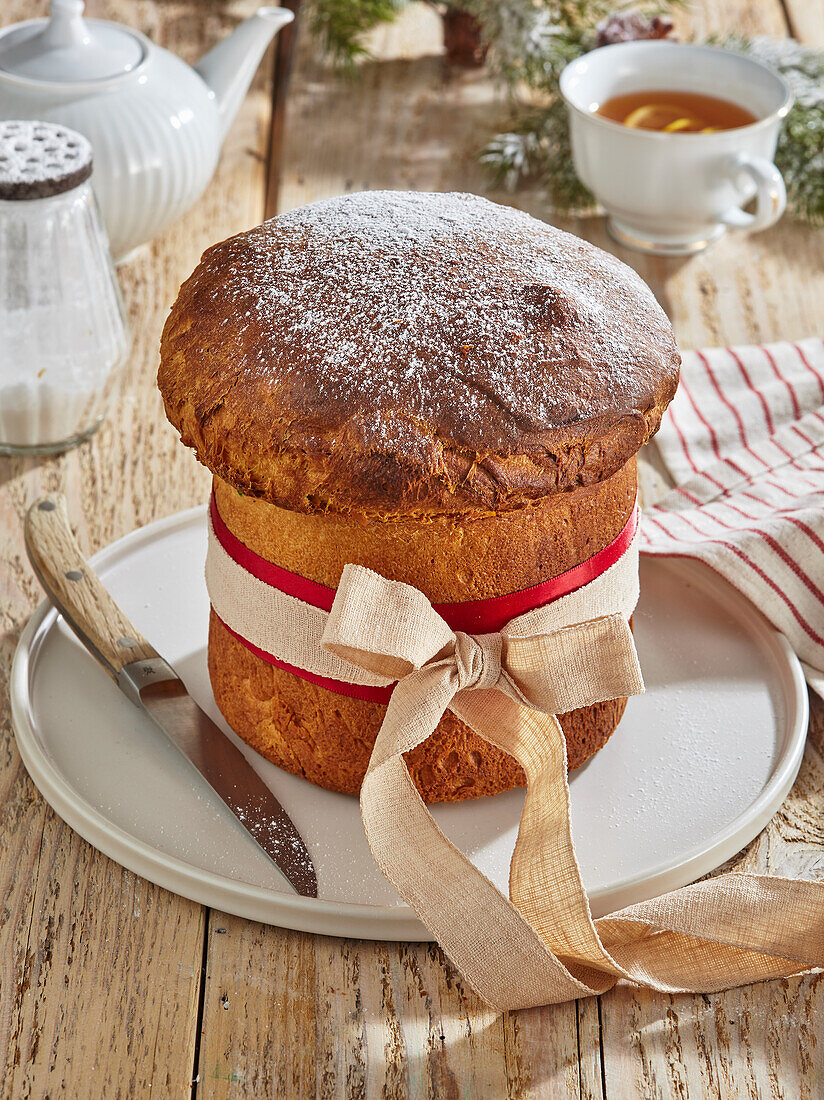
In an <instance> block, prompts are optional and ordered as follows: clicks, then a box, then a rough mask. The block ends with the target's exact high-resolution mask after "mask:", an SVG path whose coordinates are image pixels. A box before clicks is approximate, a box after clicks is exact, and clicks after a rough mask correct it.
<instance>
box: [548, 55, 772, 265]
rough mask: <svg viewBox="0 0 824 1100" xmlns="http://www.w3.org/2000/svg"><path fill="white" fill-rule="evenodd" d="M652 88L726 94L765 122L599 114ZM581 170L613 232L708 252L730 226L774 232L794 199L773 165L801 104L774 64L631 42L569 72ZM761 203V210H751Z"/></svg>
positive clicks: (636, 243)
mask: <svg viewBox="0 0 824 1100" xmlns="http://www.w3.org/2000/svg"><path fill="white" fill-rule="evenodd" d="M645 90H650V91H652V90H667V91H682V92H697V93H699V94H702V95H710V96H716V97H721V98H724V99H726V100H729V101H731V102H733V103H737V104H739V105H740V106H741V107H745V108H747V109H748V110H749V111H750V112H751V113H752V114H754V115H755V116H756V121H755V122H753V123H751V124H750V125H747V126H740V127H738V128H736V129H733V130H719V131H716V132H713V133H662V132H660V131H657V130H642V129H633V128H630V127H628V126H624V125H622V124H621V123H620V122H613V121H611V120H610V119H606V118H603V117H601V116H600V115H597V114H595V111H596V109H597V108H598V106H599V105H600V104H602V103H604V102H605V101H606V100H607V99H610V98H611V97H612V96H616V95H624V94H628V93H630V92H641V91H645ZM561 95H562V96H563V98H564V100H565V101H566V104H567V108H568V110H569V117H570V130H571V137H572V155H573V160H574V163H575V170H576V172H577V173H578V175H579V177H580V178H581V179H582V180H583V182H584V183H585V184H586V185H587V187H588V188H589V189H590V191H592V193H593V194H594V195H595V197H596V199H597V200H598V201H599V202H600V204H601V205H602V206H603V208H604V210H605V211H606V213H607V219H608V221H607V225H608V228H609V231H610V233H611V234H612V236H613V237H615V238H616V240H618V241H619V242H620V243H622V244H625V245H628V246H629V247H630V248H637V249H640V250H641V251H644V252H657V253H661V254H664V255H669V256H674V255H685V254H689V253H692V252H699V251H701V249H703V248H706V246H707V245H708V244H710V243H711V242H712V241H714V240H717V239H718V238H719V237H720V236H722V235H723V234H724V233H725V232H726V230H727V229H728V228H729V227H734V228H739V229H750V230H759V229H766V228H767V227H768V226H770V225H772V224H773V223H774V222H776V221H778V219H779V218H780V217H781V215H782V213H783V212H784V208H785V206H786V203H787V196H786V191H785V189H784V181H783V179H782V178H781V173H780V172H779V171H778V169H777V168H776V167H775V165H774V164H773V162H772V158H773V156H774V154H775V146H776V142H777V140H778V134H779V130H780V128H781V122H782V119H783V118H784V116H785V115H786V114H787V112H788V111H789V109H790V107H791V106H792V101H793V97H792V93H791V92H790V89H789V87H788V85H787V83H786V81H785V80H784V79H783V78H782V77H780V76H779V75H778V74H777V73H775V72H773V70H772V69H770V68H768V67H767V66H766V65H762V64H761V63H760V62H758V61H754V60H752V59H751V58H749V57H744V56H742V55H741V54H736V53H733V52H731V51H729V50H722V49H717V48H715V47H712V46H692V45H686V44H682V43H678V42H626V43H620V44H618V45H615V46H604V47H602V48H601V49H598V50H593V51H592V52H591V53H588V54H584V55H583V57H580V58H578V59H577V60H576V61H572V62H571V63H570V64H569V65H567V67H566V68H565V69H564V71H563V73H562V74H561ZM753 198H755V210H754V213H748V212H747V211H746V210H743V209H742V207H743V206H744V205H745V204H747V203H748V202H749V201H750V200H751V199H753Z"/></svg>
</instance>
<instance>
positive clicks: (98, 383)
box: [0, 121, 130, 454]
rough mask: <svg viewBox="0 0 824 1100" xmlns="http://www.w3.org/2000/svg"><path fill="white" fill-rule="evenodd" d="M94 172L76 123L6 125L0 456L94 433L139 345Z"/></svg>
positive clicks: (0, 177) (42, 449)
mask: <svg viewBox="0 0 824 1100" xmlns="http://www.w3.org/2000/svg"><path fill="white" fill-rule="evenodd" d="M91 173H92V149H91V146H90V144H89V142H88V141H87V140H86V139H85V138H84V137H82V136H81V135H80V134H77V133H75V132H74V131H73V130H69V129H68V128H67V127H65V126H59V125H55V124H53V123H44V122H20V121H7V122H0V453H4V454H9V453H30V454H31V453H34V454H47V453H50V452H55V451H62V450H65V449H67V448H69V447H72V446H74V445H75V444H77V443H80V442H81V441H82V440H84V439H86V438H87V437H88V436H89V435H91V434H92V432H94V431H95V429H96V428H97V427H98V426H99V425H100V422H101V420H102V419H103V416H104V414H105V411H106V408H107V405H108V403H109V401H110V399H111V396H112V392H113V390H114V387H115V386H116V384H117V381H118V378H119V376H120V373H121V367H122V365H123V363H124V362H125V359H126V357H127V355H128V352H129V348H130V337H129V332H128V327H127V323H126V317H125V311H124V308H123V301H122V298H121V296H120V288H119V286H118V283H117V277H116V275H115V272H114V267H113V264H112V259H111V255H110V253H109V247H108V241H107V238H106V230H105V228H104V225H103V221H102V219H101V217H100V212H99V210H98V207H97V203H96V200H95V197H94V194H93V193H92V189H91V184H90V182H89V180H90V176H91Z"/></svg>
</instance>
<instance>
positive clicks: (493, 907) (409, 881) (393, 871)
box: [361, 662, 620, 1010]
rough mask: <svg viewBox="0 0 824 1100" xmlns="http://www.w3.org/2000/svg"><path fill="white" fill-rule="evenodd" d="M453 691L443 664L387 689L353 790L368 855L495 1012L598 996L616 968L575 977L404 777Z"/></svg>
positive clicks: (581, 970)
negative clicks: (362, 774)
mask: <svg viewBox="0 0 824 1100" xmlns="http://www.w3.org/2000/svg"><path fill="white" fill-rule="evenodd" d="M456 691H457V685H456V682H455V678H454V672H453V671H452V670H451V669H450V668H449V667H448V665H447V663H446V662H444V663H443V664H438V665H430V666H427V667H425V668H423V669H420V670H418V671H416V672H413V673H410V674H409V675H408V676H406V677H405V678H404V679H403V680H402V681H401V682H400V683H399V684H398V686H397V687H396V688H395V691H394V692H393V695H392V699H391V700H390V703H389V706H388V708H387V712H386V716H385V718H384V721H383V725H382V726H381V730H380V733H379V734H378V738H377V740H376V742H375V749H374V751H373V754H372V759H371V761H370V764H369V768H368V770H367V773H366V778H365V779H364V781H363V786H362V788H361V815H362V818H363V824H364V830H365V832H366V836H367V839H368V841H369V846H370V848H371V850H372V854H373V856H374V858H375V860H376V862H377V863H378V865H379V867H380V868H381V870H382V871H383V873H384V874H385V875H386V877H387V878H388V879H389V881H390V882H391V883H392V884H393V885H394V886H395V887H396V889H397V890H398V892H399V893H400V895H401V897H402V898H403V899H404V900H405V901H406V902H407V903H408V904H409V905H410V906H411V907H412V908H413V909H414V910H415V912H416V913H417V914H418V916H419V917H420V918H421V920H422V921H423V923H424V924H425V925H426V926H427V928H429V930H430V931H431V932H432V934H433V935H434V936H435V937H436V939H437V940H438V942H439V943H440V944H441V946H442V947H443V949H444V951H445V952H446V954H447V955H448V956H449V958H450V959H451V960H452V962H453V963H454V965H455V966H456V967H457V968H458V969H459V970H460V971H461V973H462V974H463V976H464V977H465V978H466V979H467V981H468V982H469V983H470V984H471V985H472V986H473V988H474V989H475V990H476V992H477V993H478V994H479V996H480V997H482V998H483V999H484V1000H485V1001H486V1002H487V1003H488V1004H490V1005H492V1006H493V1007H495V1008H496V1009H499V1010H503V1009H512V1008H526V1007H532V1006H534V1005H541V1004H551V1003H556V1002H560V1001H568V1000H571V999H573V998H576V997H585V996H590V995H592V994H596V993H602V992H604V991H605V990H606V989H608V988H609V987H610V986H612V985H613V984H614V983H615V980H616V977H617V976H618V975H619V974H620V971H619V970H617V969H616V968H614V967H613V973H603V972H600V971H598V970H594V969H593V970H592V971H590V970H589V969H588V968H586V967H578V968H577V972H578V974H579V976H576V975H575V974H573V973H571V972H570V970H569V969H567V967H566V966H565V965H564V964H563V963H562V962H561V961H560V960H559V959H558V958H556V957H555V956H554V955H553V954H552V952H551V951H550V950H549V949H548V948H547V946H546V944H545V943H544V942H543V941H542V939H541V938H540V936H539V935H538V934H537V933H536V932H535V930H534V929H533V928H531V927H530V925H529V923H528V921H527V920H526V919H525V918H524V916H523V915H522V914H521V913H520V912H519V911H518V910H517V909H516V908H515V906H514V905H513V904H512V902H511V901H510V900H509V898H507V897H505V896H504V895H503V894H502V893H501V892H500V890H498V889H497V887H496V886H494V884H493V883H491V882H490V881H489V879H488V878H486V876H485V875H484V874H483V873H482V872H481V871H479V870H478V869H477V868H476V867H475V866H473V864H472V863H471V862H470V860H469V859H467V857H466V856H465V855H464V854H463V853H462V852H461V851H459V849H458V848H456V847H455V845H454V844H452V842H451V841H450V840H449V839H448V838H447V837H446V836H445V835H444V834H443V832H442V831H441V830H440V829H439V828H438V826H437V824H436V823H435V820H434V818H433V817H432V814H431V813H430V811H429V809H428V807H427V806H426V805H425V803H424V801H423V799H422V798H421V797H420V795H419V794H418V791H417V790H416V788H415V786H414V784H413V782H412V779H411V777H410V775H409V772H408V770H407V768H406V764H405V762H404V759H403V753H404V752H408V751H409V750H410V749H412V748H414V747H415V746H416V745H418V744H420V743H421V742H422V741H424V740H426V738H427V737H428V736H429V735H430V734H431V733H432V732H433V731H434V730H435V727H436V726H437V724H438V721H439V720H440V717H441V715H442V714H443V712H444V711H445V710H446V709H447V707H448V706H449V705H450V703H451V702H452V700H453V698H454V696H455V693H456ZM463 694H464V695H467V694H478V695H479V696H486V695H487V694H488V693H487V692H476V693H474V692H473V693H469V692H467V693H463ZM489 694H494V695H498V696H500V698H501V699H503V698H504V696H503V695H500V693H499V692H491V693H489ZM490 740H491V738H490ZM493 743H494V742H493Z"/></svg>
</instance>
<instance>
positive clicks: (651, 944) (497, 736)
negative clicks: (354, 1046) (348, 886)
mask: <svg viewBox="0 0 824 1100" xmlns="http://www.w3.org/2000/svg"><path fill="white" fill-rule="evenodd" d="M637 576H638V568H637V547H635V548H634V549H633V553H629V554H627V555H624V558H622V559H621V560H620V561H619V562H618V563H616V565H614V566H613V567H611V569H609V570H607V572H606V573H604V574H602V575H601V577H598V578H596V580H595V581H593V582H592V583H591V584H590V585H587V586H586V587H585V588H584V589H580V590H578V591H577V592H575V593H572V594H570V595H569V596H566V597H564V598H562V599H561V600H558V601H556V602H555V603H553V604H551V605H549V606H548V607H546V608H539V609H537V610H536V611H533V612H529V613H527V614H526V615H522V616H520V617H518V618H517V619H515V620H513V621H512V622H511V623H509V624H508V626H507V627H506V628H505V629H504V630H503V631H502V632H501V633H500V634H487V635H482V636H478V637H473V636H470V635H467V634H463V633H460V632H457V633H453V631H452V630H451V629H450V628H449V626H448V625H447V624H446V623H445V622H444V620H443V619H442V618H441V617H440V616H439V615H438V614H437V612H436V611H435V610H434V609H433V608H432V606H431V605H430V603H429V601H428V600H427V599H426V598H425V597H424V596H423V594H422V593H421V592H419V591H418V590H417V589H416V588H413V587H411V586H409V585H406V584H402V583H399V582H396V581H388V580H386V579H385V578H383V577H381V576H379V575H377V574H375V573H372V572H371V571H370V570H367V569H364V568H362V567H360V566H352V565H347V566H346V568H345V570H344V573H343V577H342V579H341V583H340V586H339V588H338V592H337V596H336V598H335V602H334V605H333V607H332V611H331V613H330V614H329V618H328V620H327V623H326V628H325V631H324V634H323V639H322V644H323V648H324V649H325V650H326V651H327V652H328V653H330V654H333V655H334V656H335V657H336V658H340V659H341V660H343V661H345V662H349V663H351V664H352V665H355V666H357V668H359V669H363V670H366V671H367V672H370V673H372V674H375V675H377V676H380V677H385V678H389V679H393V680H397V681H398V684H397V687H396V688H395V690H394V692H393V694H392V698H391V700H390V703H389V705H388V707H387V711H386V716H385V718H384V721H383V724H382V726H381V729H380V732H379V734H378V737H377V740H376V743H375V747H374V750H373V753H372V757H371V760H370V763H369V768H368V770H367V774H366V777H365V779H364V782H363V787H362V789H361V811H362V816H363V823H364V828H365V830H366V835H367V838H368V840H369V844H370V847H371V849H372V853H373V855H374V857H375V859H376V861H377V862H378V864H379V866H380V867H381V869H382V871H383V872H384V874H385V875H386V877H387V878H388V879H389V880H390V881H391V882H392V883H393V884H394V885H395V887H396V888H397V890H398V892H399V893H400V894H401V896H402V897H403V898H404V900H405V901H406V902H407V903H408V904H409V905H410V906H411V907H412V908H413V909H414V910H415V912H416V913H417V914H418V915H419V917H420V918H421V919H422V920H423V922H424V923H425V924H426V926H427V927H428V928H429V929H430V930H431V932H432V933H433V934H434V936H435V937H436V939H437V940H438V942H439V943H440V944H441V946H442V947H443V948H444V950H445V951H446V953H447V955H448V956H449V957H450V959H451V960H452V962H453V963H454V964H455V965H456V966H457V968H458V969H459V970H460V971H461V973H462V974H463V976H464V977H465V978H466V979H467V981H468V982H469V983H470V984H471V985H472V986H473V987H474V988H475V989H476V990H477V992H478V993H479V994H480V995H481V996H482V997H483V998H484V999H485V1000H486V1001H487V1002H488V1003H490V1004H491V1005H493V1006H494V1007H496V1008H498V1009H516V1008H523V1007H529V1006H534V1005H541V1004H551V1003H555V1002H558V1001H565V1000H570V999H573V998H576V997H580V996H586V995H589V994H595V993H602V992H604V991H605V990H606V989H608V988H609V987H610V986H612V985H613V984H614V983H615V982H616V981H617V980H618V979H619V978H622V977H623V978H629V979H632V980H635V981H637V982H640V983H643V984H645V985H647V986H649V987H651V988H654V989H659V990H671V991H674V990H695V991H705V992H709V991H711V990H716V989H723V988H727V987H729V986H731V985H739V984H743V983H746V982H751V981H756V980H759V979H762V978H768V977H775V976H779V975H788V974H791V973H796V972H797V971H798V970H800V969H803V968H804V964H806V965H819V964H821V963H822V962H824V927H823V926H822V921H821V918H822V916H824V889H823V888H822V887H821V886H820V885H819V884H815V883H805V882H796V881H791V880H785V879H777V878H771V877H768V876H757V875H737V874H733V875H726V876H722V877H720V878H717V879H713V880H710V881H708V882H704V883H700V884H698V885H695V886H691V887H687V888H685V889H683V890H678V891H675V892H674V893H672V894H669V895H665V896H664V897H663V898H658V899H655V900H653V901H651V902H645V903H642V904H640V905H635V906H631V907H629V908H627V909H624V910H622V911H621V912H619V913H616V914H613V915H612V916H610V917H605V918H601V919H600V920H598V921H593V920H592V918H591V915H590V911H589V904H588V901H587V897H586V893H585V891H584V888H583V885H582V883H581V877H580V873H579V869H578V864H577V860H576V858H575V851H574V847H573V842H572V836H571V832H570V816H569V789H568V787H567V782H566V744H565V740H564V735H563V732H562V730H561V727H560V725H559V723H558V720H557V718H556V717H555V715H556V714H557V713H563V712H566V711H569V710H573V709H576V708H578V707H582V706H588V705H590V704H591V703H594V702H597V701H599V700H603V699H612V698H616V697H619V696H624V695H631V694H636V693H638V692H641V691H643V682H642V679H641V674H640V669H639V666H638V660H637V656H636V653H635V646H634V643H633V640H632V634H631V631H630V629H629V625H628V618H629V614H630V613H631V611H632V608H633V607H634V606H635V602H636V600H637ZM587 612H589V614H587ZM447 708H450V709H451V710H452V711H454V713H455V714H457V715H458V716H459V717H460V718H461V719H462V720H463V721H464V722H466V723H467V724H468V725H469V726H471V728H472V729H473V730H475V731H476V733H478V734H479V735H480V736H481V737H483V738H484V739H485V740H486V741H488V742H490V743H491V744H493V745H497V746H498V747H499V748H500V749H502V750H503V751H504V752H507V753H509V754H510V755H511V756H513V757H515V759H516V760H517V761H518V762H519V763H520V764H521V766H522V767H523V769H524V771H525V773H526V776H527V783H528V786H527V794H526V800H525V804H524V810H523V815H522V818H521V823H520V829H519V833H518V839H517V842H516V846H515V851H514V853H513V856H512V862H511V867H510V895H511V899H512V900H511V901H510V900H509V899H508V898H506V897H505V896H504V895H503V894H502V893H501V892H500V891H499V890H498V889H497V888H496V887H495V886H494V885H493V884H492V883H491V882H490V881H489V880H488V879H487V878H486V877H485V876H484V875H483V874H482V873H481V872H480V871H478V870H477V869H476V868H475V867H474V866H473V865H472V863H470V861H469V860H468V859H467V858H466V857H465V856H464V855H463V853H461V852H460V851H459V850H458V849H457V848H455V846H454V845H453V844H452V843H451V842H450V841H449V840H448V839H447V838H446V837H445V836H444V834H443V833H442V832H441V830H440V829H439V828H438V826H437V825H436V824H435V821H434V819H433V818H432V815H431V814H430V812H429V810H428V809H427V807H426V805H425V804H424V802H423V800H422V799H421V797H420V795H419V794H418V792H417V790H416V789H415V787H414V785H413V783H412V781H411V779H410V776H409V772H408V771H407V768H406V764H405V762H404V759H403V754H404V753H406V752H409V751H410V750H411V749H413V748H414V747H415V746H416V745H419V744H420V743H421V742H422V741H425V740H426V739H427V737H429V735H430V734H431V733H432V732H433V731H434V729H435V727H436V726H437V724H438V721H439V720H440V718H441V716H442V714H443V713H444V711H445V710H446V709H447Z"/></svg>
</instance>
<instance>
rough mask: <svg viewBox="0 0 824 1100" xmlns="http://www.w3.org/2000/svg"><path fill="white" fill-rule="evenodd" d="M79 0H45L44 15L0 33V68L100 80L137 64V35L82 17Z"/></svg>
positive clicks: (28, 75) (65, 80)
mask: <svg viewBox="0 0 824 1100" xmlns="http://www.w3.org/2000/svg"><path fill="white" fill-rule="evenodd" d="M83 7H84V4H83V0H51V9H50V15H49V18H48V19H32V20H29V21H27V22H25V23H19V24H17V26H12V27H10V28H9V29H8V30H7V31H6V32H5V33H3V34H2V35H0V72H5V73H9V74H11V75H12V76H19V77H23V78H24V79H27V80H42V81H48V82H49V83H50V84H54V83H58V84H77V83H85V82H86V81H88V80H106V79H111V78H112V77H115V76H121V75H123V74H124V73H129V72H131V71H132V70H133V69H135V68H137V66H138V65H139V64H140V62H141V61H142V60H143V58H144V56H145V53H146V51H145V49H144V46H143V42H142V41H141V38H139V37H138V36H137V35H135V34H132V33H131V31H129V30H128V29H127V28H126V27H120V26H118V25H117V24H116V23H107V22H103V21H101V20H98V19H84V18H83Z"/></svg>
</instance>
